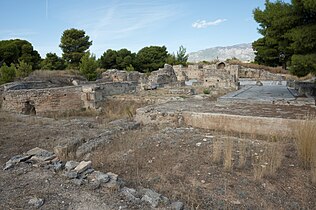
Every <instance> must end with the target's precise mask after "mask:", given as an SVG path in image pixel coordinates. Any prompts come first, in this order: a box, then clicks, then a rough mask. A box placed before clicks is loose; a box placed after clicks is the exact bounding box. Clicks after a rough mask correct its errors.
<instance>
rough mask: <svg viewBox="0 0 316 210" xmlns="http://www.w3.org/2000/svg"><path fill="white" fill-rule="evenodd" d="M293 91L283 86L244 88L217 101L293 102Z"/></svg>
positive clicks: (252, 86)
mask: <svg viewBox="0 0 316 210" xmlns="http://www.w3.org/2000/svg"><path fill="white" fill-rule="evenodd" d="M295 95H296V94H295V92H294V90H291V89H289V88H288V87H286V86H284V85H263V86H255V85H251V86H245V87H244V88H242V89H240V90H238V91H235V92H232V93H229V94H227V95H225V96H222V97H220V98H219V101H235V100H239V101H245V102H248V101H249V102H254V101H257V102H268V103H274V102H278V101H286V102H291V101H295V100H296V97H295Z"/></svg>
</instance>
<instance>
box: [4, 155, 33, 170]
mask: <svg viewBox="0 0 316 210" xmlns="http://www.w3.org/2000/svg"><path fill="white" fill-rule="evenodd" d="M30 157H31V155H15V156H13V157H12V158H11V159H10V160H9V161H8V162H6V164H5V166H4V167H3V170H8V169H9V168H12V167H13V166H14V165H16V164H18V163H19V162H24V161H26V160H28V159H30Z"/></svg>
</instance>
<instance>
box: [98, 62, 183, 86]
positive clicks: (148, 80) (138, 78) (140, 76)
mask: <svg viewBox="0 0 316 210" xmlns="http://www.w3.org/2000/svg"><path fill="white" fill-rule="evenodd" d="M100 81H104V82H135V83H137V84H138V85H139V87H140V89H153V88H157V87H163V86H165V85H172V84H177V76H176V74H175V72H174V69H173V67H172V66H170V65H168V64H165V65H164V67H163V68H160V69H158V70H157V71H153V72H151V73H150V75H146V74H144V73H141V72H136V71H132V72H127V71H122V70H116V69H111V70H107V71H106V72H104V73H102V79H101V80H100Z"/></svg>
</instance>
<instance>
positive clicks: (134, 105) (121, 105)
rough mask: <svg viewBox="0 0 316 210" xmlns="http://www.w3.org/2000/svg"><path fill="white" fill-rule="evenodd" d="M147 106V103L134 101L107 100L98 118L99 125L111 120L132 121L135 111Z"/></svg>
mask: <svg viewBox="0 0 316 210" xmlns="http://www.w3.org/2000/svg"><path fill="white" fill-rule="evenodd" d="M146 105H148V103H147V102H143V101H135V100H123V99H122V100H115V99H111V100H107V101H106V103H105V104H104V105H103V106H102V112H101V114H100V115H99V116H98V119H97V120H98V122H99V123H106V122H110V121H113V120H117V119H121V118H128V119H132V118H133V117H134V115H135V114H136V110H137V109H138V108H140V107H143V106H146Z"/></svg>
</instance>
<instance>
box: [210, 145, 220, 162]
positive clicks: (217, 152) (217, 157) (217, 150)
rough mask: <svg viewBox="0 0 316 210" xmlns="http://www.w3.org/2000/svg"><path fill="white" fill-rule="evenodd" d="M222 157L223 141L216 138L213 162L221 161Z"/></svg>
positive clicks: (213, 147) (213, 148)
mask: <svg viewBox="0 0 316 210" xmlns="http://www.w3.org/2000/svg"><path fill="white" fill-rule="evenodd" d="M221 157H222V141H220V140H215V141H214V142H213V146H212V160H213V163H220V162H221Z"/></svg>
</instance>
